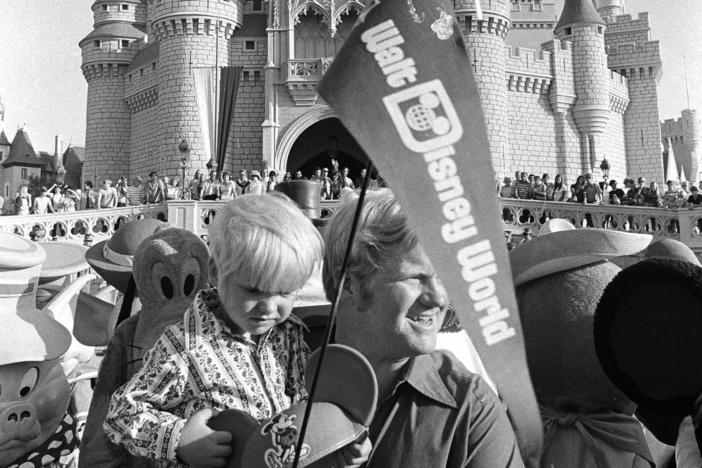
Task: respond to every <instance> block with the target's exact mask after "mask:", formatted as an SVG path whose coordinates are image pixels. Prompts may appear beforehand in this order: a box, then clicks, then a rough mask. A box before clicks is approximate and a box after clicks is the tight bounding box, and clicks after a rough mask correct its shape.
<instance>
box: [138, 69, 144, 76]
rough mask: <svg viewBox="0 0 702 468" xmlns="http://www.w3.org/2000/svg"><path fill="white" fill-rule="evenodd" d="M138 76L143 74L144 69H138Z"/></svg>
mask: <svg viewBox="0 0 702 468" xmlns="http://www.w3.org/2000/svg"><path fill="white" fill-rule="evenodd" d="M139 76H144V69H143V68H140V69H139Z"/></svg>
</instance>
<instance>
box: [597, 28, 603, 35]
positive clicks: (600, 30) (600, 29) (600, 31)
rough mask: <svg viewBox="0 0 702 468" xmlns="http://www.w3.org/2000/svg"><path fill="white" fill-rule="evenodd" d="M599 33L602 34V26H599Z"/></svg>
mask: <svg viewBox="0 0 702 468" xmlns="http://www.w3.org/2000/svg"><path fill="white" fill-rule="evenodd" d="M597 34H602V26H597Z"/></svg>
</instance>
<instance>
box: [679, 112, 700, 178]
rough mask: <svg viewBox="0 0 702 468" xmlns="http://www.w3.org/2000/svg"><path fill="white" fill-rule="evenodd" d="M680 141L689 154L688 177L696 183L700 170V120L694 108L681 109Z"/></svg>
mask: <svg viewBox="0 0 702 468" xmlns="http://www.w3.org/2000/svg"><path fill="white" fill-rule="evenodd" d="M682 141H683V144H684V145H685V149H686V150H687V152H689V155H690V160H689V163H690V172H688V179H689V180H690V181H691V182H692V183H693V184H694V185H698V184H699V183H700V171H701V170H702V161H701V159H702V121H701V120H700V115H699V113H698V112H697V110H695V109H685V110H684V111H682Z"/></svg>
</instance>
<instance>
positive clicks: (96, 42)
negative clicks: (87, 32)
mask: <svg viewBox="0 0 702 468" xmlns="http://www.w3.org/2000/svg"><path fill="white" fill-rule="evenodd" d="M93 47H95V48H96V49H99V48H100V41H93Z"/></svg>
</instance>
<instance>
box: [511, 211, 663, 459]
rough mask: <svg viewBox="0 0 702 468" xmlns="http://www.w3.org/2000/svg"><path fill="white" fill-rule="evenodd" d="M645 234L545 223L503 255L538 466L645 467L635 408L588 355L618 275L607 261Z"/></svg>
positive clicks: (641, 244) (640, 243)
mask: <svg viewBox="0 0 702 468" xmlns="http://www.w3.org/2000/svg"><path fill="white" fill-rule="evenodd" d="M650 242H651V236H649V235H644V234H630V233H625V232H617V231H609V230H603V229H577V230H576V229H574V228H573V226H572V225H569V224H568V223H563V221H562V220H559V221H558V222H553V223H549V226H547V228H546V229H544V230H542V232H541V233H540V235H539V236H538V237H536V238H534V239H532V240H530V241H528V242H525V243H524V244H522V245H520V246H519V247H517V248H515V249H514V250H511V251H510V262H511V266H512V274H513V278H514V284H515V288H516V295H517V302H518V305H519V312H520V315H521V319H522V327H523V332H524V340H525V345H526V351H527V361H528V365H529V372H530V374H531V377H532V382H533V384H534V390H535V392H536V397H537V400H538V402H539V407H540V410H541V416H542V421H543V425H544V449H543V456H542V460H541V466H542V467H544V468H546V467H548V468H566V467H567V468H578V467H582V468H586V467H593V466H597V467H599V468H606V467H612V468H614V467H616V468H623V467H652V466H654V460H653V457H652V455H651V453H650V450H649V447H648V444H647V441H646V439H645V437H644V434H643V428H642V426H641V424H640V423H639V421H638V420H636V418H635V417H634V416H633V413H634V409H635V405H634V404H633V403H632V402H631V400H629V398H627V397H626V396H625V395H624V394H623V393H622V392H621V391H620V390H619V389H618V388H617V387H615V386H614V385H613V384H612V383H611V382H610V380H609V379H608V378H607V376H606V375H605V374H604V372H603V370H602V369H601V367H600V364H599V362H598V360H597V356H596V354H595V346H594V343H593V336H592V326H593V319H594V315H595V309H596V307H597V303H598V301H599V299H600V297H601V295H602V293H603V292H604V290H605V288H606V287H607V285H608V284H609V283H610V282H611V281H612V279H613V278H614V277H615V276H616V275H617V274H618V273H619V272H620V271H621V268H620V267H618V266H617V265H615V264H614V263H611V262H610V261H608V260H609V259H612V258H614V257H618V256H623V255H633V254H636V253H638V252H640V251H642V250H643V249H645V248H646V247H647V246H648V245H649V243H650Z"/></svg>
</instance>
